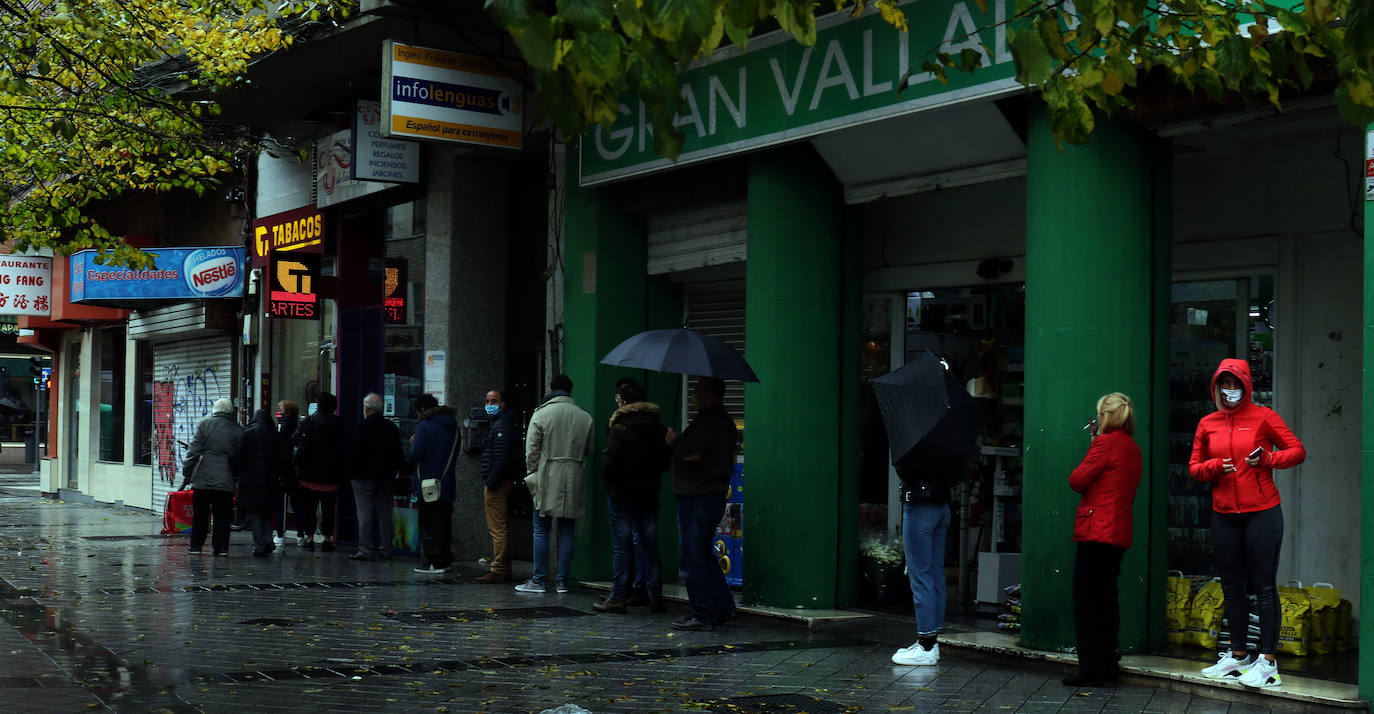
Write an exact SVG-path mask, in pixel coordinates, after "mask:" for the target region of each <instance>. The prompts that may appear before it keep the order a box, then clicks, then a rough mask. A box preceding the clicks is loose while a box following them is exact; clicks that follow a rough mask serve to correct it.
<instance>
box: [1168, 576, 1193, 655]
mask: <svg viewBox="0 0 1374 714" xmlns="http://www.w3.org/2000/svg"><path fill="white" fill-rule="evenodd" d="M1164 587H1165V595H1164V637H1165V639H1167V640H1168V641H1169V644H1171V645H1179V644H1183V633H1184V632H1186V631H1187V630H1188V598H1189V596H1190V595H1191V594H1192V592H1191V589H1192V583H1191V582H1190V581H1189V580H1188V579H1187V578H1185V577H1183V573H1182V572H1181V571H1178V570H1170V571H1169V573H1168V575H1167V577H1165V578H1164Z"/></svg>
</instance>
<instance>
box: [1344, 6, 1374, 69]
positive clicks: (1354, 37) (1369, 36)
mask: <svg viewBox="0 0 1374 714" xmlns="http://www.w3.org/2000/svg"><path fill="white" fill-rule="evenodd" d="M1345 46H1346V47H1347V48H1349V50H1350V54H1352V55H1354V56H1355V61H1356V62H1358V63H1359V64H1360V65H1361V66H1364V67H1368V66H1369V62H1370V58H1371V55H1374V2H1371V1H1370V0H1350V9H1349V10H1347V11H1346V13H1345Z"/></svg>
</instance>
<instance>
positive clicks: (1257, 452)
mask: <svg viewBox="0 0 1374 714" xmlns="http://www.w3.org/2000/svg"><path fill="white" fill-rule="evenodd" d="M1263 453H1264V447H1263V446H1256V447H1255V450H1254V451H1251V452H1250V453H1248V454H1246V455H1245V458H1247V459H1257V458H1259V457H1260V454H1263Z"/></svg>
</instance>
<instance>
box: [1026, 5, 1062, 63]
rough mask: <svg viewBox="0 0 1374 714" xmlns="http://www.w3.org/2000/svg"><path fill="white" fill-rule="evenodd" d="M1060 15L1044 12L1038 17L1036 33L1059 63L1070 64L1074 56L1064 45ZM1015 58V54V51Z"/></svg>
mask: <svg viewBox="0 0 1374 714" xmlns="http://www.w3.org/2000/svg"><path fill="white" fill-rule="evenodd" d="M1059 18H1060V15H1059V13H1057V12H1043V13H1040V14H1039V15H1037V16H1036V18H1035V27H1036V32H1038V33H1039V35H1040V41H1041V42H1042V43H1044V47H1045V49H1046V50H1048V51H1049V54H1050V56H1051V57H1053V58H1054V59H1055V60H1057V61H1059V62H1068V61H1069V59H1070V58H1072V57H1073V54H1072V53H1071V52H1069V48H1068V47H1066V46H1065V45H1064V34H1063V33H1062V32H1060V30H1059ZM1012 54H1013V56H1015V52H1014V51H1013V53H1012Z"/></svg>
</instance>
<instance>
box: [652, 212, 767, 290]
mask: <svg viewBox="0 0 1374 714" xmlns="http://www.w3.org/2000/svg"><path fill="white" fill-rule="evenodd" d="M748 226H749V207H748V205H747V204H746V203H745V202H744V201H738V202H733V203H722V204H717V205H714V206H707V207H705V208H694V209H692V210H689V211H674V212H671V213H662V214H657V215H653V216H650V217H649V219H648V229H649V243H648V253H649V256H648V273H649V275H663V274H665V273H677V272H681V271H684V270H692V269H694V268H704V267H706V266H709V265H724V264H727V263H739V262H743V261H744V260H745V258H746V247H747V246H746V240H745V239H746V237H747V236H748Z"/></svg>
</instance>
